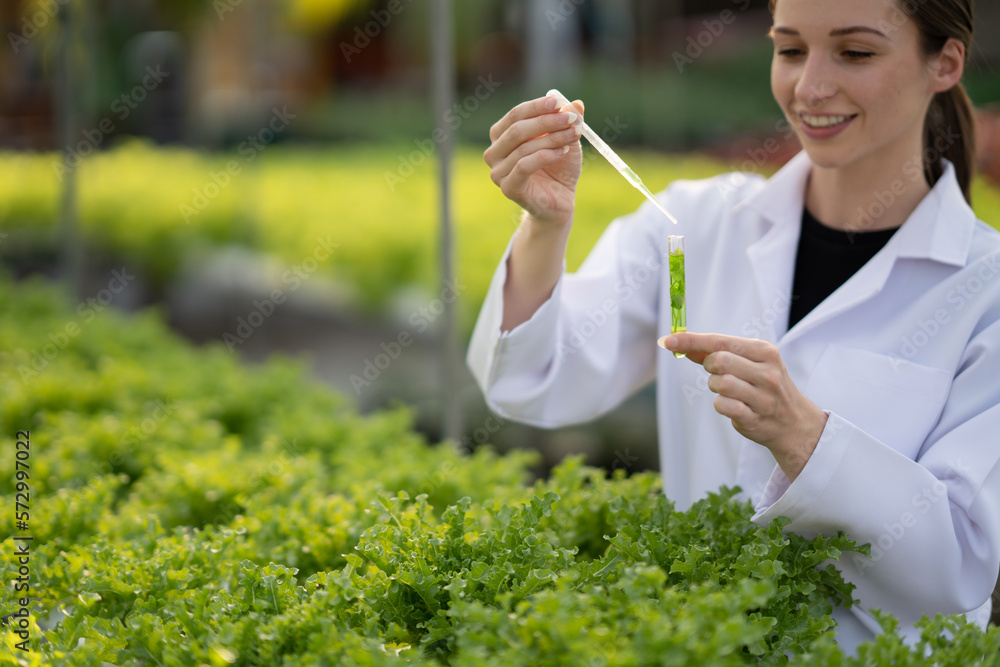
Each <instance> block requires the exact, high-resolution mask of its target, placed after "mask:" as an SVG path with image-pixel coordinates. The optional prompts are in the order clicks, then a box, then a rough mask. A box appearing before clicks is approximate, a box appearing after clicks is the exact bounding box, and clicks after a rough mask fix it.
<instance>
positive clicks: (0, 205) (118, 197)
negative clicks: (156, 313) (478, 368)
mask: <svg viewBox="0 0 1000 667" xmlns="http://www.w3.org/2000/svg"><path fill="white" fill-rule="evenodd" d="M434 148H435V147H434V146H433V143H432V142H431V141H430V139H425V140H424V141H423V142H415V143H413V144H410V145H395V146H391V145H378V146H367V145H350V146H340V147H336V148H330V149H315V150H312V149H305V148H292V147H287V146H272V147H269V148H267V150H266V152H263V153H259V154H256V155H255V156H254V159H253V160H252V161H248V159H247V156H246V155H241V154H231V155H230V154H204V153H200V152H196V151H192V150H188V149H181V148H157V147H153V146H151V145H149V144H146V143H141V142H132V143H128V144H126V145H123V146H121V147H119V148H117V149H115V150H111V151H108V152H104V153H99V154H97V155H95V156H94V157H92V158H90V159H87V160H85V161H84V163H83V164H82V165H81V166H80V167H79V174H78V175H79V192H80V217H81V224H82V228H83V230H84V237H85V242H86V244H87V247H88V249H89V254H90V256H91V257H92V258H101V257H103V258H105V259H107V261H115V262H119V261H124V262H126V263H127V264H128V266H129V268H130V269H132V270H139V271H143V272H144V273H146V274H147V275H148V276H150V277H151V278H152V279H153V280H154V281H156V282H159V283H161V284H164V283H166V282H167V281H169V280H170V279H171V278H172V277H173V276H175V275H176V273H177V272H178V270H179V269H180V268H181V266H182V265H183V263H184V262H185V261H191V260H197V259H198V258H199V257H201V256H202V254H203V253H204V252H205V251H206V250H209V249H211V248H218V247H220V246H223V245H225V244H239V245H243V246H246V247H250V248H254V249H257V250H260V251H264V252H267V253H272V254H273V255H275V256H277V257H278V258H280V260H281V261H282V262H284V263H286V264H287V265H288V266H294V265H297V264H299V263H301V262H303V261H304V260H307V259H309V258H311V257H313V255H314V252H315V250H316V248H317V244H318V243H319V242H320V240H321V239H329V241H331V242H332V243H336V244H339V247H338V248H337V250H336V251H335V253H334V255H333V257H332V258H331V259H330V260H328V261H325V262H321V263H320V265H319V266H320V272H321V273H322V274H323V275H326V276H328V277H331V278H334V279H336V280H338V281H339V282H341V283H342V284H343V285H344V286H345V287H346V289H347V291H348V293H349V294H353V297H354V299H355V303H356V304H358V305H359V306H361V307H363V308H365V309H367V310H369V311H370V312H372V313H377V312H379V311H380V310H381V309H383V308H384V307H385V306H386V305H387V304H388V303H389V302H390V300H391V298H392V297H393V295H395V294H396V293H397V292H398V291H399V290H400V289H401V288H403V287H406V286H412V285H416V286H419V287H420V288H421V289H423V290H426V292H427V294H428V295H429V296H436V295H437V294H438V293H439V292H440V290H441V285H440V283H439V278H438V276H439V269H438V261H437V252H438V250H437V249H438V198H437V197H438V195H437V189H436V185H437V170H436V167H435V163H436V153H433V149H434ZM624 158H625V160H626V161H627V162H628V163H629V164H630V165H631V166H632V167H633V168H634V169H635V171H636V172H637V173H638V174H640V176H641V177H642V178H643V180H644V181H645V183H646V184H647V185H648V186H650V187H651V188H652V189H653V190H654V191H657V190H660V189H662V188H664V187H666V186H667V185H668V184H669V183H670V182H671V181H674V180H677V179H680V178H701V177H707V176H711V175H714V174H717V173H720V172H723V171H726V170H728V169H729V168H730V167H729V166H728V165H726V164H724V163H721V162H719V161H717V160H711V159H708V158H704V157H699V156H695V155H663V154H656V153H650V152H626V153H625V154H624ZM55 160H56V158H55V157H54V156H52V155H43V154H24V153H4V154H0V231H3V232H5V233H7V234H8V236H7V238H6V239H5V240H4V241H3V243H0V255H2V256H4V257H6V258H7V259H8V261H31V259H32V258H37V259H39V260H42V261H45V260H46V259H48V260H52V259H54V257H55V252H56V248H58V224H57V212H58V201H59V181H58V179H57V178H56V176H55V171H54V168H53V165H54V164H55ZM234 165H235V167H238V170H236V169H233V167H234ZM227 166H228V167H229V170H227ZM454 175H455V183H454V193H455V195H454V204H455V213H454V217H455V222H456V227H457V232H456V233H457V249H456V253H457V265H458V267H457V271H458V280H459V282H460V284H461V285H462V286H463V289H462V294H461V296H462V299H461V301H462V303H463V305H462V312H461V317H462V321H463V324H464V326H465V328H466V330H467V331H468V330H469V329H470V328H471V324H472V322H473V321H474V318H475V315H476V313H477V312H478V310H479V307H480V305H481V302H482V299H483V297H484V295H485V292H486V289H487V287H488V286H489V282H490V279H491V277H492V275H493V271H494V269H495V268H496V264H497V262H498V260H499V259H500V256H501V255H502V253H503V250H504V248H505V247H506V244H507V241H508V240H509V238H510V236H511V234H512V233H513V231H514V230H515V228H516V227H517V224H518V222H519V219H520V211H519V209H518V207H517V206H516V205H514V204H513V203H511V202H510V201H508V200H507V199H505V198H504V197H503V195H502V194H501V193H500V191H499V189H498V188H496V187H495V186H494V185H493V183H492V182H491V181H490V178H489V169H488V167H487V166H486V165H485V164H484V163H483V161H482V157H481V155H480V153H479V151H478V150H475V149H471V148H464V149H461V150H459V151H458V153H457V155H456V162H455V165H454ZM974 197H975V208H976V211H977V213H978V215H979V217H980V218H981V219H983V220H985V221H987V222H989V223H990V224H992V225H994V226H998V227H1000V190H997V189H995V188H993V187H991V186H989V185H988V184H987V183H986V182H984V181H982V180H980V181H978V182H977V183H976V187H975V194H974ZM642 201H643V200H642V197H641V195H640V194H639V193H638V192H636V191H635V190H634V189H633V188H632V187H631V186H630V185H629V184H628V183H627V182H626V181H625V180H624V179H622V178H621V177H620V176H619V175H618V173H617V172H616V171H614V169H612V168H611V166H610V165H608V164H607V163H606V162H604V160H603V159H601V158H599V157H598V156H597V155H596V153H593V152H592V151H590V150H588V151H587V152H586V162H585V167H584V173H583V176H582V179H581V182H580V186H579V192H578V200H577V215H576V221H575V223H574V224H575V227H574V231H573V234H572V235H571V238H570V246H569V251H568V257H567V265H568V269H569V270H570V271H572V270H575V269H576V268H577V267H578V266H579V264H580V263H581V262H582V260H583V258H584V257H585V256H586V255H587V253H588V252H589V251H590V249H591V248H592V247H593V245H594V243H595V242H596V240H597V238H598V237H599V236H600V234H601V233H602V232H603V230H604V228H605V227H606V226H607V224H608V223H609V222H610V221H611V220H612V219H614V218H615V217H617V216H621V215H624V214H627V213H630V212H632V211H633V210H635V209H636V208H637V207H638V206H639V205H640V204H641V203H642ZM185 218H186V220H185Z"/></svg>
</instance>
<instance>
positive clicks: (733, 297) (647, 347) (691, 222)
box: [468, 152, 1000, 650]
mask: <svg viewBox="0 0 1000 667" xmlns="http://www.w3.org/2000/svg"><path fill="white" fill-rule="evenodd" d="M810 167H811V163H810V162H809V159H808V156H807V155H806V154H805V153H804V152H803V153H800V154H799V155H797V156H796V157H795V158H793V159H792V160H791V161H790V162H789V163H788V164H787V165H785V167H783V168H782V169H781V170H780V171H779V172H778V173H777V174H775V175H774V176H773V177H772V178H770V179H767V180H765V179H764V178H762V177H760V176H758V175H753V174H724V175H721V176H718V177H715V178H710V179H706V180H701V181H679V182H675V183H673V184H672V185H671V186H670V187H668V188H667V189H666V190H665V191H664V192H662V193H660V195H659V198H660V200H661V201H662V202H663V203H664V204H665V206H666V207H667V209H668V210H670V211H671V212H672V213H673V214H674V215H675V216H676V217H677V218H678V220H679V221H680V225H677V226H674V225H673V224H672V223H670V222H669V221H667V220H666V218H664V217H663V215H662V214H660V213H659V212H657V211H656V210H655V208H653V207H652V205H651V204H649V203H646V204H644V205H643V206H642V207H640V208H639V210H638V211H637V212H635V213H633V214H632V215H628V216H625V217H623V218H620V219H617V220H615V221H614V222H613V223H612V224H611V225H610V226H609V227H608V229H607V230H606V231H605V233H604V234H603V236H602V237H601V239H600V240H599V241H598V243H597V244H596V246H595V247H594V249H593V251H592V252H591V254H590V255H589V256H588V257H587V259H586V260H585V262H584V263H583V265H582V266H581V267H580V270H579V271H578V272H576V273H575V274H570V275H563V277H562V278H561V279H560V281H559V282H558V283H557V285H556V287H555V289H554V291H553V293H552V296H551V297H550V298H549V299H548V301H546V302H545V303H544V304H543V305H542V306H541V307H540V308H539V309H538V310H537V311H536V312H535V314H534V315H533V316H532V318H531V319H530V320H529V321H527V322H525V323H523V324H521V325H520V326H518V327H516V328H515V329H514V330H513V331H510V332H503V333H501V331H500V323H501V318H502V315H501V314H502V311H503V289H502V288H503V284H504V281H505V278H506V260H507V254H509V252H510V248H509V246H508V249H507V253H505V255H504V257H503V260H502V261H501V263H500V266H499V268H498V269H497V272H496V275H495V276H494V279H493V282H492V285H491V286H490V290H489V292H488V295H487V297H486V301H485V303H484V304H483V308H482V311H481V313H480V316H479V320H478V323H477V325H476V329H475V332H474V334H473V337H472V341H471V344H470V348H469V352H468V364H469V366H470V368H471V369H472V371H473V374H474V375H475V377H476V378H477V381H478V382H479V384H480V386H481V387H482V389H483V392H484V394H485V396H486V398H487V402H488V404H489V405H490V407H491V408H492V409H493V410H495V411H496V412H497V413H498V414H500V415H502V416H504V417H506V418H510V419H514V420H517V421H522V422H526V423H529V424H533V425H536V426H540V427H558V426H562V425H567V424H573V423H578V422H583V421H587V420H591V419H593V418H595V417H596V416H598V415H600V414H602V413H604V412H607V411H608V410H611V409H612V408H614V407H615V406H616V405H618V404H619V403H620V402H621V401H622V400H623V399H625V398H626V397H627V396H629V395H630V394H632V393H633V392H635V391H636V390H638V389H640V388H641V387H643V386H644V385H646V384H648V383H649V382H650V381H652V380H653V379H654V378H655V379H656V381H657V416H658V423H659V449H660V467H661V469H662V471H663V488H664V492H665V493H666V495H667V496H668V497H669V498H671V499H672V500H674V501H675V502H676V504H677V506H678V508H680V509H683V508H686V507H688V506H689V505H690V504H691V503H692V502H693V501H695V500H696V499H698V498H701V497H703V496H704V495H705V494H706V493H707V492H709V491H714V490H716V489H718V487H719V486H720V485H723V484H727V485H739V486H740V487H742V489H743V490H744V492H745V494H746V495H747V497H749V498H750V499H751V500H752V501H753V502H754V503H755V506H756V512H757V513H756V515H755V516H754V521H755V522H757V523H760V524H767V523H768V522H769V521H770V520H771V519H773V518H774V517H777V516H781V515H784V516H787V517H789V518H790V519H791V523H790V524H789V526H788V530H791V531H795V532H797V533H800V534H802V535H805V536H807V537H811V536H814V535H815V534H817V533H820V532H822V533H823V534H826V535H830V534H833V533H834V532H835V531H838V530H843V531H845V532H846V533H848V534H849V535H850V536H851V537H853V538H854V539H856V540H857V541H858V542H859V543H865V542H868V543H871V544H872V550H873V558H872V559H870V560H869V559H867V558H864V557H863V556H861V555H860V554H853V553H852V554H844V556H843V557H842V559H841V562H840V563H839V567H840V569H841V570H842V572H843V574H844V576H845V578H846V579H847V580H848V581H851V582H853V583H855V584H856V585H857V589H856V591H855V597H856V598H858V599H859V600H860V602H861V607H862V609H859V608H858V606H857V605H855V607H854V608H853V609H852V610H851V611H850V612H848V611H845V610H838V611H837V613H836V618H837V619H838V621H839V623H840V629H839V631H838V632H839V635H838V641H840V642H841V644H842V645H844V647H845V648H848V647H850V649H851V650H853V646H854V645H856V643H857V642H859V641H862V640H864V639H868V638H870V637H872V636H873V634H874V633H875V632H877V631H878V626H877V624H875V622H874V620H873V618H872V617H871V615H870V614H868V613H867V612H866V611H864V609H870V608H881V609H883V610H886V611H890V612H892V613H893V614H895V615H896V616H897V617H898V618H899V619H900V620H901V623H902V627H903V629H904V631H905V632H908V633H912V632H913V629H912V623H913V622H915V621H916V620H918V619H919V618H920V617H921V616H922V615H923V614H931V615H933V614H935V613H937V612H943V613H946V614H948V613H958V612H970V614H969V615H970V617H971V618H973V619H974V620H975V621H976V622H978V623H980V624H981V625H985V623H986V621H987V619H988V616H989V610H990V601H989V595H990V593H991V592H992V590H993V586H994V583H995V581H996V578H997V571H998V566H1000V466H998V461H1000V279H998V276H1000V234H998V233H997V232H996V231H995V230H993V229H991V228H990V227H988V226H987V225H985V224H984V223H982V222H980V221H977V220H976V217H975V214H974V213H973V212H972V210H971V209H970V208H969V207H968V205H967V204H966V202H965V200H964V199H963V197H962V193H961V190H960V188H959V186H958V184H957V181H956V180H955V175H954V169H953V167H952V166H951V164H950V163H947V161H945V173H944V175H943V176H942V177H941V178H940V179H939V181H938V182H937V183H936V185H935V187H934V188H933V189H932V191H931V192H930V193H929V194H928V195H927V197H926V198H925V199H924V200H923V201H922V202H921V203H920V205H919V206H918V207H917V209H916V210H915V211H914V212H913V214H912V215H911V216H910V218H909V219H908V220H907V221H906V223H905V224H904V225H903V226H902V227H901V228H900V229H899V231H897V232H896V234H895V235H893V237H892V238H891V239H890V241H889V242H888V244H887V245H886V246H885V247H884V248H883V249H882V250H881V251H880V252H879V253H878V254H877V255H876V256H875V257H874V258H872V260H871V261H869V262H868V263H867V264H866V265H865V266H864V267H862V268H861V269H860V270H859V271H858V272H857V273H856V274H855V275H854V276H852V277H851V278H850V279H849V280H848V281H847V282H846V283H844V285H843V286H841V287H840V288H839V289H838V290H836V291H835V292H834V293H833V294H831V295H830V296H829V297H828V298H827V299H826V300H824V301H823V302H822V303H821V304H820V305H819V306H817V307H816V308H815V309H814V310H813V311H812V312H810V313H809V314H808V315H807V316H806V317H805V318H803V319H802V320H801V321H800V322H798V323H797V324H796V325H795V326H794V327H792V329H791V330H787V322H788V313H789V306H790V291H791V286H792V276H793V273H794V266H795V255H796V249H797V244H798V237H799V232H800V222H801V217H802V210H803V195H804V190H805V183H806V179H807V176H808V173H809V170H810ZM583 187H585V185H583ZM886 194H889V193H886ZM885 199H886V200H887V198H885ZM889 205H891V204H889ZM873 212H874V213H877V212H878V209H877V208H876V209H875V210H874V211H873ZM668 234H683V235H684V236H685V245H686V262H687V307H688V329H689V330H690V331H696V332H712V333H722V334H729V335H733V336H741V337H747V338H760V339H763V340H767V341H770V342H773V343H775V344H776V345H777V346H778V349H779V350H780V352H781V356H782V359H783V360H784V362H785V364H786V366H787V367H788V371H789V373H790V375H791V378H792V379H793V380H794V382H795V383H796V385H797V386H798V387H799V389H800V390H802V392H803V393H804V394H805V395H806V396H808V397H809V398H810V399H811V400H813V401H814V402H815V403H816V404H817V405H818V406H819V407H820V408H822V409H823V410H824V411H826V412H827V413H828V415H829V418H828V420H827V425H826V428H825V430H824V432H823V434H822V437H821V439H820V442H819V444H818V446H817V447H816V449H815V451H814V453H813V455H812V458H811V459H810V460H809V462H808V463H807V464H806V466H805V468H804V469H803V471H802V473H801V474H800V475H799V477H798V478H797V479H796V480H795V481H794V482H793V483H791V484H789V482H788V480H787V478H786V477H785V476H784V474H783V473H782V472H781V470H780V468H778V467H777V465H776V464H775V461H774V458H773V457H772V456H771V454H770V452H769V451H768V450H767V449H765V448H764V447H761V446H759V445H757V444H756V443H754V442H751V441H750V440H747V439H746V438H744V437H743V436H741V435H740V434H739V433H737V432H736V431H735V429H734V428H733V427H732V425H731V423H730V421H729V419H727V418H725V417H722V416H721V415H719V414H718V413H717V412H716V411H715V409H714V407H713V401H714V399H715V396H716V395H715V394H713V393H712V392H711V391H709V389H708V386H707V383H706V381H707V377H708V374H707V373H706V371H705V370H704V369H703V368H702V367H701V366H699V365H697V364H694V363H692V362H690V361H688V360H684V359H676V358H674V357H673V355H672V354H671V353H670V352H667V351H665V350H663V349H660V348H658V347H657V345H656V340H657V338H658V337H659V336H661V335H664V334H667V333H669V332H670V295H669V282H668V270H667V266H666V262H665V261H663V259H664V257H665V252H666V250H665V249H666V247H667V241H666V236H667V235H668Z"/></svg>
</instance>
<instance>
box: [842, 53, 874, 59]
mask: <svg viewBox="0 0 1000 667" xmlns="http://www.w3.org/2000/svg"><path fill="white" fill-rule="evenodd" d="M874 55H875V54H874V53H871V52H869V51H844V56H846V57H847V59H848V60H864V59H865V58H871V57H872V56H874Z"/></svg>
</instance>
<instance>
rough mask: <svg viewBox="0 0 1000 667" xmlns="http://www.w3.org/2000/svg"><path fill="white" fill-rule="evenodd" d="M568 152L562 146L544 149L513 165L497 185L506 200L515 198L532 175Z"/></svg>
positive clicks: (567, 148) (566, 147)
mask: <svg viewBox="0 0 1000 667" xmlns="http://www.w3.org/2000/svg"><path fill="white" fill-rule="evenodd" d="M568 151H569V147H568V146H563V147H562V148H545V149H542V150H539V151H536V152H534V153H531V154H530V155H526V156H525V157H523V158H521V159H520V160H518V161H517V162H516V163H515V164H514V167H513V168H512V169H511V170H510V173H509V174H508V175H507V176H506V177H505V178H504V179H503V181H502V182H501V183H499V184H498V185H500V190H501V191H502V192H503V193H504V195H505V196H506V197H508V198H510V197H512V196H516V195H517V194H518V193H520V192H521V191H522V190H523V189H524V187H525V184H526V183H527V181H528V179H529V178H530V177H531V175H532V174H534V173H535V172H536V171H538V170H539V169H542V168H544V167H547V166H549V165H550V164H553V163H555V162H558V161H559V160H561V159H562V158H564V157H566V153H567V152H568Z"/></svg>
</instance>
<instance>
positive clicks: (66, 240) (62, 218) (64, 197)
mask: <svg viewBox="0 0 1000 667" xmlns="http://www.w3.org/2000/svg"><path fill="white" fill-rule="evenodd" d="M73 6H74V3H72V2H66V3H61V4H60V5H59V10H58V11H59V51H58V57H57V64H56V67H57V71H58V76H57V89H58V90H57V100H58V106H57V108H56V109H57V111H56V118H57V122H58V131H57V133H56V134H57V136H58V137H59V143H60V144H61V145H62V151H63V165H64V166H66V167H67V169H65V170H63V171H62V172H61V173H62V193H61V197H60V204H59V232H60V234H59V236H60V242H61V247H60V264H61V271H62V274H63V277H64V279H65V280H66V283H67V287H68V289H69V292H70V295H71V297H72V298H74V299H82V298H83V292H84V289H85V287H84V285H83V247H82V241H81V238H80V229H79V224H78V222H77V210H76V206H77V192H76V183H77V181H76V178H77V177H76V167H79V165H77V164H75V163H74V162H71V161H70V156H71V154H70V150H71V148H72V145H73V142H74V139H75V136H76V132H77V118H78V108H77V105H78V102H79V98H78V96H77V94H76V93H77V85H78V82H79V79H80V76H79V72H76V71H74V69H75V66H76V58H75V57H74V54H73V45H74V43H75V37H76V17H75V16H74V15H73V12H74V9H73ZM77 159H79V158H77ZM71 164H72V165H75V166H74V167H70V165H71Z"/></svg>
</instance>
